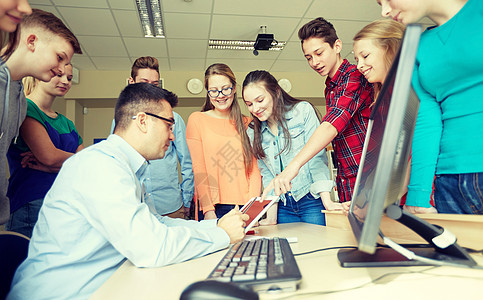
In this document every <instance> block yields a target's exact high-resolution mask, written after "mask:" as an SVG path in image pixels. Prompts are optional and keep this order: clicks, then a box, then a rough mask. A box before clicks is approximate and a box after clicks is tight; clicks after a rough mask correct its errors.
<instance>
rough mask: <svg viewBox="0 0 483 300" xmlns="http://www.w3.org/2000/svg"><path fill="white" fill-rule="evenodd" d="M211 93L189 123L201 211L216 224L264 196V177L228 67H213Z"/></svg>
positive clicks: (208, 72) (208, 85) (209, 75)
mask: <svg viewBox="0 0 483 300" xmlns="http://www.w3.org/2000/svg"><path fill="white" fill-rule="evenodd" d="M205 88H206V90H207V91H208V92H207V95H206V101H205V103H204V105H203V107H202V109H201V112H195V113H193V114H191V116H190V117H189V119H188V125H187V127H186V141H187V144H188V148H189V150H190V154H191V160H192V163H193V172H194V178H195V195H196V198H197V200H198V201H199V210H201V211H202V212H203V215H204V218H205V219H215V218H220V217H222V216H223V215H224V214H226V213H227V212H229V211H230V210H231V209H233V208H234V207H235V205H243V204H245V203H246V202H247V201H248V200H249V199H250V198H252V197H254V196H258V195H260V192H261V176H260V171H259V170H258V166H257V160H256V159H254V157H253V154H252V153H251V151H250V142H249V140H248V136H247V134H246V129H247V125H248V123H249V122H250V119H249V118H248V117H246V116H244V115H242V113H241V111H240V106H239V104H238V101H237V98H236V79H235V75H234V74H233V72H232V70H231V69H230V68H229V67H228V66H227V65H225V64H213V65H211V66H209V67H208V69H207V70H206V72H205Z"/></svg>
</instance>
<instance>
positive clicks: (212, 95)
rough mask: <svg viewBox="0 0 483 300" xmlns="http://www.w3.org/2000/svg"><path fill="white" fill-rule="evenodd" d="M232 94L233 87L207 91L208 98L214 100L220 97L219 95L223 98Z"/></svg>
mask: <svg viewBox="0 0 483 300" xmlns="http://www.w3.org/2000/svg"><path fill="white" fill-rule="evenodd" d="M232 93H233V87H232V86H230V87H226V88H222V89H221V90H216V89H214V90H209V91H208V96H210V98H213V99H214V98H217V97H218V96H220V94H222V95H223V96H230V95H231V94H232Z"/></svg>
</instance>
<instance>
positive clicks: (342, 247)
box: [293, 246, 357, 256]
mask: <svg viewBox="0 0 483 300" xmlns="http://www.w3.org/2000/svg"><path fill="white" fill-rule="evenodd" d="M336 249H357V247H355V246H339V247H329V248H320V249H316V250H312V251H307V252H301V253H297V254H294V255H293V256H302V255H306V254H312V253H316V252H321V251H327V250H336Z"/></svg>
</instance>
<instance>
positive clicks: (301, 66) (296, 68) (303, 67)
mask: <svg viewBox="0 0 483 300" xmlns="http://www.w3.org/2000/svg"><path fill="white" fill-rule="evenodd" d="M270 72H314V71H313V70H312V68H310V66H309V64H307V63H306V62H304V61H300V60H277V61H276V62H275V63H274V64H273V66H272V68H271V69H270Z"/></svg>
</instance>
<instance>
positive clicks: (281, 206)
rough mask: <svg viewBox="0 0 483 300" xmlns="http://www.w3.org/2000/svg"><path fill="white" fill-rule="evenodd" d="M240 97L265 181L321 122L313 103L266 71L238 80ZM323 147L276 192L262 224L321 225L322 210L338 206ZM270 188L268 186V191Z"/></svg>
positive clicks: (269, 179)
mask: <svg viewBox="0 0 483 300" xmlns="http://www.w3.org/2000/svg"><path fill="white" fill-rule="evenodd" d="M242 94H243V100H244V101H245V104H246V105H247V108H248V110H249V111H250V113H251V114H252V115H253V117H254V118H253V121H252V123H250V125H249V128H248V130H247V131H248V136H249V138H250V141H251V144H252V149H253V153H254V154H255V157H256V158H257V160H258V166H259V168H260V171H261V174H262V179H263V183H264V185H265V186H267V185H268V184H269V183H270V181H271V180H272V179H273V178H275V176H277V175H278V174H280V172H282V171H283V169H284V167H285V166H287V165H288V164H289V163H290V162H291V161H292V159H293V158H294V157H295V156H296V155H297V154H298V152H299V151H300V150H301V149H302V148H303V146H304V145H305V144H306V142H307V140H308V139H309V138H310V136H311V135H312V133H313V132H314V131H315V129H316V128H317V126H318V125H319V124H320V119H319V116H318V115H317V113H316V110H315V109H314V107H313V106H312V105H311V104H310V103H308V102H305V101H301V100H298V99H295V98H293V97H292V96H290V95H289V94H287V93H286V92H285V91H284V90H283V89H282V88H281V87H280V85H279V84H278V82H277V80H276V79H275V77H273V76H272V75H271V74H270V73H269V72H267V71H252V72H250V73H248V75H247V76H246V77H245V80H244V82H243V93H242ZM327 161H328V160H327V155H326V153H325V149H323V150H322V151H320V152H319V153H318V154H317V155H315V156H314V157H313V158H312V159H310V160H309V161H308V163H307V164H305V165H304V166H303V167H302V168H301V169H300V171H299V173H298V175H297V176H296V177H295V178H294V179H293V180H292V189H291V190H290V191H288V192H287V193H285V194H282V195H281V198H280V202H279V203H278V208H277V207H276V206H275V205H274V206H272V207H271V208H270V210H269V211H268V214H267V219H266V220H264V221H261V222H260V223H261V224H262V225H269V224H277V223H292V222H306V223H312V224H317V225H325V216H324V214H323V213H322V212H321V210H324V209H328V210H341V209H342V206H341V204H340V203H335V202H333V201H332V200H331V199H330V191H331V190H332V188H333V187H334V181H333V180H331V179H330V172H329V168H328V166H327ZM272 193H273V191H272Z"/></svg>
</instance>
